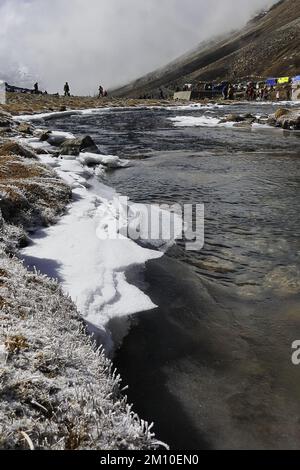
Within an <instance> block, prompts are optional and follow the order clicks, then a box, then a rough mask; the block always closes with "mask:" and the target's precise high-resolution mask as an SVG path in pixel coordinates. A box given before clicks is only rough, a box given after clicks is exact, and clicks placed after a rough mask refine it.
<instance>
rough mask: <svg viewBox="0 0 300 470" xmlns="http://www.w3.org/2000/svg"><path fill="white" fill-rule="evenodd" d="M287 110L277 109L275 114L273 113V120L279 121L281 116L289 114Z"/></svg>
mask: <svg viewBox="0 0 300 470" xmlns="http://www.w3.org/2000/svg"><path fill="white" fill-rule="evenodd" d="M289 112H290V111H289V109H286V108H279V109H277V111H276V113H275V119H276V120H277V119H279V118H281V117H282V116H286V115H287V114H289Z"/></svg>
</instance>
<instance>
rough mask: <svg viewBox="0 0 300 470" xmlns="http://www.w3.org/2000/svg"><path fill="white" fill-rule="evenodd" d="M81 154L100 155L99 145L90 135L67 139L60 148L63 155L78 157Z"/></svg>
mask: <svg viewBox="0 0 300 470" xmlns="http://www.w3.org/2000/svg"><path fill="white" fill-rule="evenodd" d="M48 142H49V140H48ZM80 152H90V153H97V154H99V153H100V151H99V149H98V147H97V145H96V144H95V142H94V141H93V139H92V138H91V137H90V136H89V135H87V136H85V137H81V138H77V139H67V140H65V142H63V144H62V145H61V146H60V153H61V155H75V156H77V155H79V154H80Z"/></svg>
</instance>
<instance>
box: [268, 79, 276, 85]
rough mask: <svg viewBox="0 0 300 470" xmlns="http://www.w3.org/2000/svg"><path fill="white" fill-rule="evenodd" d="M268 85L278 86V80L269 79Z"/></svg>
mask: <svg viewBox="0 0 300 470" xmlns="http://www.w3.org/2000/svg"><path fill="white" fill-rule="evenodd" d="M266 85H268V86H276V85H277V79H276V78H268V79H267V80H266Z"/></svg>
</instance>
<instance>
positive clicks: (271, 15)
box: [113, 0, 300, 97]
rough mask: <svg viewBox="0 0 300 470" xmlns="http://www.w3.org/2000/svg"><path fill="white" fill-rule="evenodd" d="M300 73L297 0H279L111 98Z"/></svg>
mask: <svg viewBox="0 0 300 470" xmlns="http://www.w3.org/2000/svg"><path fill="white" fill-rule="evenodd" d="M297 73H300V0H281V1H279V2H278V3H276V4H275V5H274V6H273V7H272V8H271V9H270V10H269V11H268V12H266V13H262V14H260V15H259V16H257V17H256V18H254V19H253V20H252V21H250V22H249V23H248V24H247V25H246V26H245V28H243V29H242V30H241V31H238V32H234V33H232V34H230V35H227V36H223V37H222V38H219V39H216V40H215V41H210V42H206V43H203V44H201V45H200V46H199V47H198V48H197V49H196V50H194V51H193V52H191V53H188V54H186V55H184V56H183V57H180V58H179V59H178V60H176V61H174V62H172V63H170V64H169V65H167V66H166V67H164V68H161V69H159V70H157V71H155V72H153V73H150V74H148V75H146V76H144V77H142V78H140V79H138V80H136V81H134V82H132V83H130V84H128V85H126V86H124V87H122V88H119V89H118V90H114V91H113V95H114V96H132V97H138V96H140V95H143V94H145V93H147V94H148V93H151V94H152V93H154V94H155V93H157V91H158V89H159V88H161V87H163V88H165V89H168V90H170V91H171V90H173V89H174V88H175V87H176V86H181V85H182V84H184V83H186V82H197V81H202V80H204V81H208V80H223V79H228V80H235V79H237V78H250V77H267V76H273V75H275V76H277V75H279V76H280V75H284V76H288V75H294V74H297Z"/></svg>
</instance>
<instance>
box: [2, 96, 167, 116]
mask: <svg viewBox="0 0 300 470" xmlns="http://www.w3.org/2000/svg"><path fill="white" fill-rule="evenodd" d="M164 103H165V104H170V103H173V104H174V102H173V101H171V102H170V103H168V102H167V101H165V102H164ZM161 104H162V102H161V101H159V100H155V99H154V100H136V99H130V98H128V99H126V98H124V99H115V98H101V99H99V98H95V97H89V96H71V97H65V96H54V95H26V94H18V93H7V103H6V105H2V106H1V105H0V110H1V109H2V110H3V111H7V112H9V113H11V114H13V115H19V114H34V113H45V112H48V111H65V110H66V109H89V108H103V107H104V108H105V107H124V106H133V107H134V106H143V105H146V106H155V105H161Z"/></svg>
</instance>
